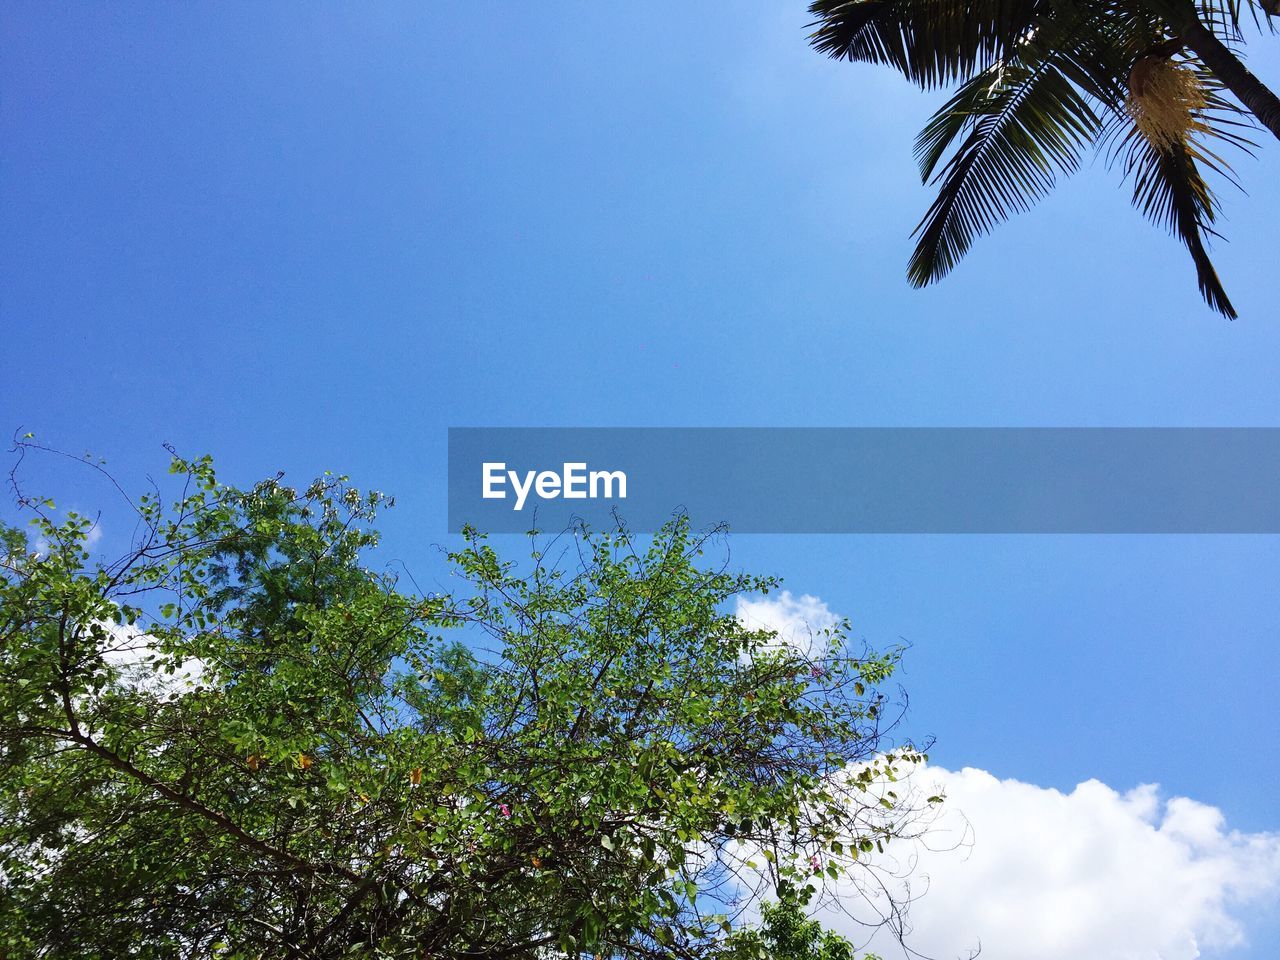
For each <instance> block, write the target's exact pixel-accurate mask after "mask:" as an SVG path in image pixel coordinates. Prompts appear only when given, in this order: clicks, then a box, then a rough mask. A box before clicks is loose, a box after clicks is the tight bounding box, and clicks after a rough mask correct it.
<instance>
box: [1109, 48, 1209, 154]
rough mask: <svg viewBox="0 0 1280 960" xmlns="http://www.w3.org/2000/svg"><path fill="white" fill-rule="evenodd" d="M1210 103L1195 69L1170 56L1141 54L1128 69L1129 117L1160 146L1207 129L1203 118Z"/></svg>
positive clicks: (1178, 142)
mask: <svg viewBox="0 0 1280 960" xmlns="http://www.w3.org/2000/svg"><path fill="white" fill-rule="evenodd" d="M1207 103H1208V99H1207V97H1206V96H1205V92H1204V86H1203V85H1202V84H1201V83H1200V78H1199V77H1198V76H1196V73H1195V71H1194V70H1192V69H1191V68H1190V67H1187V66H1183V65H1181V64H1176V63H1174V62H1173V61H1172V60H1170V59H1168V58H1167V57H1140V58H1139V59H1138V60H1137V62H1135V63H1134V65H1133V69H1132V70H1131V71H1130V72H1129V98H1128V109H1129V116H1130V117H1132V118H1133V122H1134V125H1135V126H1136V127H1137V128H1138V132H1139V133H1141V134H1142V135H1143V136H1144V137H1146V138H1147V140H1148V141H1150V143H1151V144H1152V145H1153V146H1155V147H1157V148H1159V149H1168V148H1169V147H1171V146H1173V145H1175V144H1180V143H1185V142H1186V140H1187V138H1188V137H1189V136H1190V135H1191V134H1192V133H1193V132H1196V131H1204V130H1207V129H1208V127H1207V126H1206V125H1205V123H1204V121H1203V120H1201V119H1200V116H1201V114H1202V113H1203V111H1204V109H1205V106H1206V105H1207Z"/></svg>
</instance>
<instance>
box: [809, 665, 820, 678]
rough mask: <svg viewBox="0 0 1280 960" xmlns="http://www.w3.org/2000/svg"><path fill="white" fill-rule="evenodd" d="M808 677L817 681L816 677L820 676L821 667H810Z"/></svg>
mask: <svg viewBox="0 0 1280 960" xmlns="http://www.w3.org/2000/svg"><path fill="white" fill-rule="evenodd" d="M809 676H811V677H813V679H815V680H817V679H818V677H820V676H822V668H821V667H810V668H809Z"/></svg>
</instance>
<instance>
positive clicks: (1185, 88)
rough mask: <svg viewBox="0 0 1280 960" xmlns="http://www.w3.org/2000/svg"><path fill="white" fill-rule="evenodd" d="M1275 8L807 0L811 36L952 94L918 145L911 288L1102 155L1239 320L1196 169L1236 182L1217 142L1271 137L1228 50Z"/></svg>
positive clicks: (1277, 111)
mask: <svg viewBox="0 0 1280 960" xmlns="http://www.w3.org/2000/svg"><path fill="white" fill-rule="evenodd" d="M1278 5H1280V0H1251V2H1250V3H1247V4H1242V2H1241V0H1226V2H1213V0H1198V2H1197V0H1130V2H1088V0H969V2H957V0H814V2H813V3H812V4H811V5H810V8H809V9H810V11H811V12H812V13H814V14H815V15H816V16H817V17H818V20H817V22H816V23H815V24H814V27H816V30H815V32H814V33H813V34H812V36H811V37H810V42H811V43H812V44H813V46H814V48H815V49H817V50H818V51H820V52H822V53H825V54H827V55H829V56H831V57H835V58H843V59H848V60H856V61H863V62H870V63H880V64H885V65H888V66H891V67H893V68H895V69H897V70H898V71H900V72H901V73H902V74H903V75H905V76H906V77H907V78H908V79H909V80H911V81H912V82H914V83H916V84H917V85H919V86H920V87H922V88H924V89H933V88H937V87H945V86H951V85H958V86H957V88H956V90H955V93H954V95H953V96H952V97H951V99H950V100H948V101H947V103H946V104H944V105H943V106H942V108H941V109H939V110H938V111H937V113H935V114H934V115H933V117H932V119H930V121H929V122H928V124H927V125H926V126H925V128H924V129H923V130H922V131H921V133H920V135H919V137H918V138H917V140H916V158H917V160H918V161H919V164H920V171H921V176H922V179H923V180H925V181H926V182H928V183H931V184H934V185H936V186H937V187H938V195H937V198H936V199H935V200H934V202H933V204H932V205H931V206H930V207H929V210H928V211H927V212H926V214H925V216H924V218H923V219H922V220H921V221H920V224H919V225H918V226H917V227H916V230H915V232H914V233H913V237H915V238H916V240H917V245H916V249H915V252H914V254H913V255H912V257H911V261H910V264H909V265H908V269H907V275H908V278H909V279H910V280H911V282H912V283H913V284H914V285H915V286H923V285H925V284H927V283H931V282H932V281H934V280H937V279H939V278H940V277H942V276H944V275H945V274H947V273H948V272H950V270H951V269H952V268H953V267H954V266H955V265H956V263H957V262H958V261H959V260H960V258H961V257H962V256H964V254H965V253H966V252H967V251H968V249H969V247H970V245H971V244H972V243H973V240H974V238H975V237H977V236H979V235H981V234H984V233H986V232H988V231H989V230H990V229H991V228H992V227H993V226H994V225H995V224H996V223H997V222H999V221H1001V220H1003V219H1006V218H1007V217H1009V216H1010V215H1012V214H1013V213H1016V212H1019V211H1022V210H1026V209H1027V208H1028V207H1030V206H1031V204H1032V203H1034V202H1035V201H1036V200H1037V199H1039V198H1040V197H1041V196H1043V195H1044V194H1045V193H1047V192H1048V191H1049V190H1050V189H1051V188H1052V187H1053V185H1054V184H1055V182H1056V181H1057V178H1058V177H1060V176H1064V175H1067V174H1070V173H1071V172H1073V171H1074V170H1075V169H1076V168H1077V167H1078V166H1079V165H1080V161H1081V158H1082V157H1083V156H1084V155H1085V153H1086V152H1087V151H1089V150H1102V151H1104V152H1106V153H1107V155H1108V156H1109V157H1111V158H1112V159H1113V160H1118V161H1119V163H1120V166H1121V167H1122V169H1123V171H1124V173H1125V175H1126V176H1127V177H1131V178H1132V181H1133V202H1134V205H1135V206H1136V207H1138V209H1139V210H1141V211H1142V212H1143V213H1144V214H1145V215H1146V216H1147V217H1148V218H1150V219H1151V220H1153V221H1155V222H1156V223H1157V224H1159V225H1161V226H1164V227H1166V228H1167V229H1169V230H1170V231H1171V232H1172V233H1174V234H1176V235H1177V236H1178V237H1179V238H1180V239H1181V240H1182V242H1183V243H1184V244H1185V245H1186V247H1187V249H1188V251H1190V253H1191V258H1192V260H1193V261H1194V263H1195V268H1196V278H1197V281H1198V283H1199V287H1200V292H1201V294H1202V295H1203V296H1204V298H1205V300H1206V301H1208V303H1209V304H1210V305H1211V306H1212V307H1213V308H1214V309H1215V310H1217V311H1219V312H1220V313H1222V314H1224V315H1226V316H1228V317H1235V316H1236V312H1235V309H1234V308H1233V307H1232V305H1231V301H1230V300H1229V299H1228V298H1227V294H1226V291H1225V290H1224V289H1223V287H1222V283H1221V281H1220V280H1219V278H1218V274H1217V271H1216V270H1215V269H1214V267H1213V264H1212V262H1211V261H1210V259H1209V255H1208V253H1207V251H1206V250H1205V246H1204V238H1205V235H1206V234H1211V235H1216V234H1215V231H1214V229H1213V224H1214V221H1215V219H1216V216H1217V211H1218V202H1217V198H1216V197H1215V195H1214V192H1213V190H1212V189H1211V188H1210V186H1209V184H1208V182H1207V181H1206V179H1205V173H1206V171H1212V172H1215V173H1217V174H1219V175H1222V176H1223V177H1225V179H1227V180H1228V181H1230V182H1232V183H1234V178H1233V175H1232V173H1231V169H1230V167H1229V165H1228V164H1227V162H1226V161H1225V160H1223V159H1222V157H1221V156H1220V155H1219V154H1218V153H1217V152H1216V150H1217V149H1218V147H1217V146H1216V144H1218V143H1227V144H1231V145H1234V146H1237V147H1241V148H1244V149H1245V150H1246V151H1247V150H1248V148H1249V147H1250V146H1251V144H1250V142H1249V141H1248V140H1247V139H1245V137H1244V136H1243V135H1242V129H1243V128H1246V127H1248V126H1251V125H1253V122H1256V123H1257V124H1260V125H1262V126H1263V127H1266V128H1267V129H1269V130H1270V131H1271V132H1272V133H1274V134H1275V135H1276V137H1277V138H1280V99H1277V97H1276V95H1275V94H1274V93H1272V92H1271V91H1270V90H1269V89H1267V87H1265V86H1264V85H1263V84H1262V83H1261V82H1260V81H1259V80H1258V79H1257V78H1256V77H1255V76H1253V74H1251V73H1250V72H1249V71H1248V70H1247V69H1245V67H1244V65H1243V63H1242V62H1241V61H1240V59H1239V57H1238V56H1237V54H1236V52H1235V50H1234V49H1233V48H1238V46H1239V45H1240V43H1241V42H1242V35H1241V27H1242V24H1243V21H1244V19H1245V18H1246V15H1249V16H1252V18H1253V19H1254V20H1255V21H1256V20H1259V19H1260V17H1259V11H1262V12H1264V13H1267V14H1272V13H1275V12H1276V11H1277V7H1278ZM1227 94H1230V95H1231V97H1233V98H1234V100H1233V99H1229V98H1228V96H1227Z"/></svg>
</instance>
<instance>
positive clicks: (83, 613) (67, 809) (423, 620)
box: [0, 457, 922, 960]
mask: <svg viewBox="0 0 1280 960" xmlns="http://www.w3.org/2000/svg"><path fill="white" fill-rule="evenodd" d="M172 471H173V472H174V473H175V474H176V476H177V477H178V481H179V482H180V483H181V484H182V492H181V494H180V495H179V496H178V498H177V500H176V502H175V503H173V504H172V505H171V506H168V507H165V506H162V498H161V496H160V495H159V494H158V493H157V492H151V493H147V494H144V495H142V496H141V497H139V498H137V499H136V500H133V499H131V500H130V501H129V503H130V506H131V509H132V510H133V511H134V513H135V515H136V516H135V519H136V521H137V525H138V526H137V529H138V533H137V535H136V537H135V538H134V541H133V544H132V546H131V548H130V549H129V550H128V551H127V553H126V554H125V555H124V556H123V557H121V558H120V559H119V560H116V561H114V562H111V563H106V562H102V561H98V560H95V559H94V557H93V556H92V554H91V553H90V550H89V548H88V546H87V537H88V534H89V531H90V529H91V527H92V524H93V522H92V521H91V520H90V519H89V518H87V517H84V516H81V515H78V514H76V513H70V512H69V513H65V514H59V513H57V511H56V510H55V508H54V505H53V504H52V502H50V501H42V500H38V499H35V498H29V497H22V498H21V503H22V504H23V505H24V506H26V507H27V508H29V509H30V510H31V511H32V513H33V515H34V520H33V522H34V524H35V532H36V534H37V537H38V539H37V541H36V545H37V546H38V547H39V549H34V548H33V546H32V544H30V543H28V542H27V540H26V538H25V537H23V536H22V535H21V534H19V533H17V532H16V531H13V530H5V532H4V534H3V544H0V547H2V548H3V552H4V554H5V556H4V557H3V559H2V564H0V570H2V575H0V784H2V785H3V786H2V787H0V893H2V896H0V955H3V956H5V957H7V958H10V960H19V958H24V957H35V956H39V957H47V958H72V957H74V958H78V960H93V958H102V960H106V958H117V957H122V956H132V957H140V958H160V957H223V958H275V957H280V958H284V957H289V958H303V960H320V958H331V957H420V956H432V957H446V958H448V957H452V958H471V957H478V956H481V955H484V956H490V957H533V956H546V955H547V954H548V951H550V952H561V953H564V954H584V953H585V954H595V955H609V956H619V957H622V956H626V957H637V958H658V957H691V956H694V955H706V954H707V953H709V952H712V951H715V950H718V949H720V948H722V947H723V945H724V944H725V943H726V942H727V939H728V938H729V936H730V932H731V931H732V930H733V929H734V915H735V912H736V911H737V909H738V905H739V904H740V902H741V898H742V897H744V896H746V895H748V894H749V886H750V883H751V882H752V880H753V879H754V880H760V879H761V878H763V879H764V881H765V882H768V883H771V884H776V883H779V882H784V883H790V884H792V885H794V886H796V887H797V888H799V889H804V890H806V891H810V892H812V891H813V890H815V889H818V888H819V887H820V886H821V884H822V881H823V878H827V879H830V878H832V877H837V876H840V875H841V872H842V871H848V870H860V869H866V868H867V866H868V859H869V858H868V854H869V853H872V852H874V851H875V850H876V849H877V848H883V845H884V844H886V843H888V842H889V841H890V840H891V839H895V838H897V837H900V836H901V835H903V833H904V832H905V831H906V829H907V826H906V824H907V823H908V821H909V813H910V811H908V810H907V809H906V807H907V804H905V803H901V802H898V801H897V798H896V796H895V794H894V793H893V791H892V784H891V782H890V781H891V780H892V779H894V778H895V777H896V776H897V773H898V771H900V770H901V769H902V768H903V767H904V766H909V765H910V764H912V763H913V762H916V761H918V760H920V759H922V755H921V754H919V753H918V752H917V751H916V749H914V748H913V747H911V746H910V745H907V746H904V747H899V748H895V749H891V748H890V745H889V743H888V741H887V739H886V735H887V732H888V730H889V728H890V726H891V724H892V722H893V720H892V718H888V717H886V710H887V708H888V706H889V702H888V700H887V699H886V695H885V694H884V693H883V692H880V688H882V687H883V685H884V683H885V682H886V681H887V680H888V679H889V677H890V675H891V673H892V671H893V669H894V667H895V663H896V659H897V654H896V652H891V653H888V654H877V653H873V652H869V651H863V650H857V651H854V650H852V649H851V645H850V643H849V642H848V639H847V631H848V624H841V625H840V626H839V627H837V628H835V629H833V630H831V631H829V632H827V633H826V634H824V635H823V636H822V637H821V638H820V643H819V645H818V647H817V648H816V649H814V650H812V651H807V650H799V649H796V648H795V647H793V646H788V645H785V644H782V643H780V642H779V641H778V639H777V637H776V636H774V635H772V634H770V633H768V632H765V631H760V630H752V629H748V628H747V627H745V626H743V625H742V624H741V623H740V622H739V621H738V620H737V619H736V618H735V617H734V616H733V615H732V612H731V611H730V610H729V609H728V606H727V605H728V604H729V603H730V602H731V601H732V600H733V598H734V597H735V596H736V595H738V594H740V593H743V592H751V593H767V592H768V591H770V590H772V589H774V587H775V586H776V582H775V581H774V580H772V579H770V578H762V577H755V576H749V575H745V574H738V573H732V572H728V571H727V570H725V569H723V568H717V567H712V566H708V565H707V563H706V561H705V559H704V556H703V554H704V550H705V549H706V547H707V544H708V538H707V537H706V536H700V535H696V534H695V533H694V532H693V531H692V530H691V529H690V526H689V524H688V522H687V521H685V520H683V519H679V518H677V519H676V520H673V521H672V522H671V523H670V524H668V525H667V526H666V527H665V528H664V529H663V530H662V531H661V532H660V533H659V534H657V535H656V536H654V537H653V538H652V539H651V540H650V541H647V542H645V543H643V544H642V543H640V542H638V541H637V540H635V539H634V538H632V537H631V536H630V535H629V534H628V533H627V532H626V531H624V530H619V531H616V532H611V533H607V534H590V533H587V532H585V531H578V532H576V533H573V534H565V535H562V536H560V537H558V538H554V539H552V540H550V541H549V542H544V541H543V540H542V539H540V538H539V539H536V540H535V548H536V549H535V552H534V554H533V556H532V558H531V559H530V560H528V561H524V562H522V563H521V564H516V563H513V562H512V561H509V560H504V559H503V558H502V557H500V556H499V554H498V553H497V551H496V550H495V549H494V548H493V547H492V546H491V545H490V544H489V543H488V542H487V541H486V539H485V538H484V537H483V536H481V535H479V534H478V533H476V532H474V531H471V532H469V533H468V534H467V536H466V537H465V538H464V540H463V542H462V543H461V545H460V546H459V548H458V549H457V550H456V551H454V552H451V553H449V554H448V561H449V564H450V566H451V572H452V575H453V577H454V581H455V582H456V584H457V586H456V588H455V589H453V590H451V591H450V592H448V593H443V594H427V595H422V594H421V593H418V592H408V591H405V590H403V589H402V587H401V585H400V583H399V582H398V581H397V579H396V577H394V576H393V575H392V574H390V573H387V572H380V571H376V570H374V569H371V568H370V567H369V566H367V565H366V564H367V562H368V559H369V556H370V552H371V551H372V550H374V548H375V547H376V544H377V542H378V536H377V532H376V529H375V527H374V522H375V517H376V515H377V513H378V511H379V509H380V508H382V507H383V506H386V505H387V504H388V503H389V500H388V499H387V498H385V497H383V496H382V495H381V494H378V493H376V492H375V493H362V492H360V491H358V490H356V489H355V488H353V487H351V486H350V485H349V484H348V483H347V482H346V480H345V478H342V477H333V476H325V477H323V478H321V479H319V480H317V481H316V482H314V483H313V484H311V485H310V486H308V487H307V488H306V489H305V490H301V491H299V490H294V489H291V488H289V487H287V486H285V485H284V484H283V483H282V482H281V478H279V477H277V478H275V479H273V480H268V481H265V482H263V483H259V484H257V485H255V486H253V487H252V488H250V489H238V488H236V487H233V486H229V485H226V484H224V483H222V482H220V481H219V480H218V478H217V477H216V475H215V472H214V468H213V465H212V463H211V462H210V461H209V459H208V458H203V459H198V460H193V461H184V460H181V459H178V458H176V457H175V459H174V461H173V464H172ZM850 765H853V766H850ZM837 774H838V775H837ZM748 858H750V860H751V862H748Z"/></svg>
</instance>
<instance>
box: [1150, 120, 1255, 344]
mask: <svg viewBox="0 0 1280 960" xmlns="http://www.w3.org/2000/svg"><path fill="white" fill-rule="evenodd" d="M1127 143H1128V147H1129V153H1128V162H1127V164H1126V173H1129V174H1132V175H1133V178H1134V186H1133V205H1134V206H1135V207H1137V208H1138V209H1139V210H1141V211H1142V213H1143V215H1145V216H1146V217H1147V218H1148V219H1150V220H1151V221H1153V222H1154V223H1156V224H1157V225H1159V226H1163V227H1165V228H1166V229H1167V230H1169V231H1170V232H1171V233H1173V234H1174V235H1175V236H1177V237H1178V238H1179V239H1180V240H1181V241H1182V242H1183V243H1184V244H1185V245H1186V247H1187V250H1188V251H1189V252H1190V254H1191V259H1192V261H1193V262H1194V263H1195V267H1196V283H1197V285H1198V286H1199V287H1200V294H1201V296H1203V297H1204V299H1205V301H1206V302H1208V304H1209V305H1210V306H1211V307H1213V309H1215V310H1217V311H1218V312H1219V313H1221V314H1222V315H1223V316H1226V317H1229V318H1230V319H1232V320H1234V319H1235V318H1236V311H1235V307H1233V306H1232V305H1231V300H1230V299H1229V298H1228V297H1227V292H1226V290H1225V289H1224V288H1223V286H1222V281H1221V280H1220V279H1219V278H1218V271H1217V270H1216V269H1214V266H1213V262H1212V261H1211V260H1210V259H1209V253H1208V251H1207V250H1206V249H1205V246H1204V234H1206V233H1210V234H1212V233H1214V230H1213V222H1214V220H1215V219H1216V199H1215V197H1214V194H1213V191H1212V190H1211V189H1210V188H1209V185H1208V183H1206V182H1205V179H1204V177H1203V175H1202V174H1201V172H1200V167H1199V165H1198V164H1197V160H1201V161H1203V162H1205V163H1207V164H1209V165H1213V166H1215V167H1216V166H1217V164H1216V163H1215V162H1214V159H1213V158H1211V157H1207V156H1206V155H1204V154H1202V153H1201V152H1200V151H1199V150H1198V149H1197V148H1196V146H1195V145H1194V144H1191V143H1183V144H1177V145H1174V146H1172V147H1169V148H1167V149H1159V148H1157V147H1156V146H1154V145H1153V144H1151V143H1149V142H1148V141H1147V140H1146V139H1145V138H1143V137H1141V136H1138V135H1137V134H1136V132H1135V133H1132V134H1130V136H1129V138H1128V141H1127Z"/></svg>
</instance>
